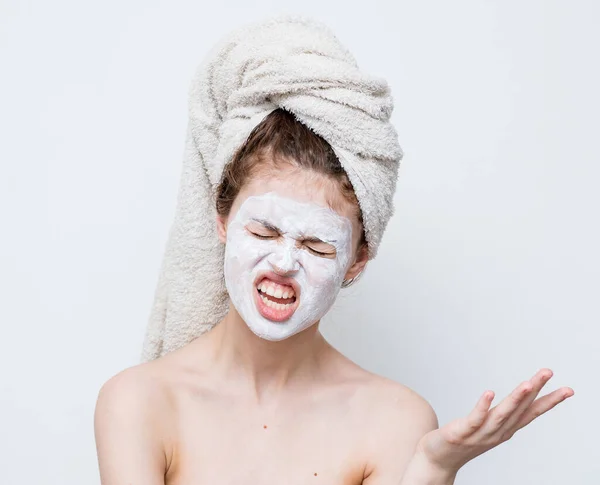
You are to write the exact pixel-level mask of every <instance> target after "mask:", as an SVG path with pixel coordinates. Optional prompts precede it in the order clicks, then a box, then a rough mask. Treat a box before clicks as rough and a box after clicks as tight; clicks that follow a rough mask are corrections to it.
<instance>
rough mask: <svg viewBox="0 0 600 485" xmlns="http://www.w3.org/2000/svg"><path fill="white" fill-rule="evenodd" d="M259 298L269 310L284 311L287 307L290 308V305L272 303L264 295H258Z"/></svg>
mask: <svg viewBox="0 0 600 485" xmlns="http://www.w3.org/2000/svg"><path fill="white" fill-rule="evenodd" d="M260 298H261V299H262V301H264V302H265V305H267V306H268V307H270V308H274V309H275V310H285V309H287V308H289V307H291V306H292V303H286V304H283V303H275V302H274V301H271V300H269V299H268V298H267V297H266V296H264V295H260Z"/></svg>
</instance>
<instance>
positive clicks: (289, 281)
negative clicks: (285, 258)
mask: <svg viewBox="0 0 600 485" xmlns="http://www.w3.org/2000/svg"><path fill="white" fill-rule="evenodd" d="M265 278H268V279H270V280H271V281H274V282H275V283H279V284H280V285H287V286H291V287H292V288H293V289H294V294H295V296H296V300H299V299H300V286H298V283H297V282H296V280H295V279H294V278H290V277H287V278H286V277H285V276H280V275H278V274H277V273H273V272H272V271H266V272H264V273H261V274H259V275H258V276H257V277H256V279H255V280H254V286H255V287H256V286H257V285H258V283H259V282H260V281H261V280H263V279H265Z"/></svg>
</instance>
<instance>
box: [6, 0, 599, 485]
mask: <svg viewBox="0 0 600 485" xmlns="http://www.w3.org/2000/svg"><path fill="white" fill-rule="evenodd" d="M599 10H600V9H599V6H598V3H597V2H595V1H593V0H590V1H583V0H581V1H573V0H571V1H568V2H567V1H566V0H565V1H562V2H558V1H533V0H530V1H522V0H519V1H516V0H511V1H506V0H495V1H481V0H480V1H476V0H471V1H469V0H456V1H453V2H448V1H443V0H437V1H416V0H415V1H404V2H393V1H385V2H382V1H370V2H360V3H359V2H356V3H352V2H350V3H349V2H341V1H335V2H333V1H332V2H323V1H320V0H319V1H312V0H311V1H305V2H303V4H302V5H300V4H299V3H298V2H288V1H278V2H268V1H259V2H241V1H235V2H232V1H230V2H210V3H209V2H199V1H195V2H192V1H173V0H171V1H169V2H167V1H162V2H158V1H147V0H146V1H139V0H138V1H132V0H131V1H123V0H120V1H118V2H117V1H105V2H94V3H92V2H80V1H74V0H73V1H65V0H56V1H53V2H43V1H40V0H33V1H28V2H24V1H19V2H18V1H12V0H1V3H0V61H1V64H0V69H1V73H0V74H1V75H0V106H1V108H0V130H1V143H0V160H1V169H0V211H1V213H0V215H1V226H0V227H1V231H2V232H1V235H2V237H1V238H0V249H1V251H0V294H1V295H2V317H1V318H2V351H1V352H0V368H1V378H0V386H1V388H0V392H1V395H0V416H1V418H0V420H1V423H0V469H1V470H2V471H1V476H2V477H1V478H0V482H2V483H6V484H11V485H21V484H23V485H24V484H27V485H29V484H33V483H44V484H57V485H58V484H62V485H64V484H72V485H75V484H83V483H85V484H98V483H99V476H98V470H97V458H96V450H95V443H94V436H93V412H94V406H95V401H96V397H97V393H98V390H99V389H100V387H101V385H102V384H103V383H104V382H105V381H106V380H107V379H109V378H110V377H111V376H113V375H114V374H116V373H117V372H119V371H121V370H123V369H125V368H126V367H129V366H132V365H135V364H137V363H138V358H139V354H140V350H141V345H142V340H143V334H144V330H145V327H146V322H147V319H148V316H149V313H150V307H151V304H152V300H153V293H154V290H155V285H156V282H157V279H158V271H159V266H160V263H161V260H162V256H163V251H164V247H165V244H166V240H167V234H168V230H169V227H170V224H171V222H172V218H173V214H174V209H175V203H176V196H177V191H178V182H179V176H180V169H181V160H182V156H183V146H184V135H185V129H186V123H187V111H186V110H187V89H188V86H189V82H190V80H191V77H192V74H193V72H194V70H195V68H196V66H197V65H198V63H199V62H200V61H201V60H202V58H203V57H204V55H205V54H206V53H207V51H208V49H209V48H210V47H211V46H212V45H213V44H214V43H215V42H216V41H217V40H218V39H220V38H221V36H222V35H224V34H225V33H227V32H229V31H230V30H231V29H233V28H235V27H237V26H239V25H241V24H242V23H245V22H249V21H254V20H259V19H261V18H264V17H266V16H268V15H271V14H275V13H283V12H289V13H301V14H308V15H314V16H315V17H317V18H319V19H320V20H322V21H324V22H326V23H327V24H328V25H329V26H330V27H331V28H332V29H333V30H334V32H335V33H336V35H337V36H338V38H339V39H340V40H341V41H342V42H343V43H344V44H345V45H347V46H348V47H349V49H350V50H351V51H352V52H353V54H354V55H355V56H356V58H357V60H358V63H359V66H361V68H363V69H365V70H366V71H368V72H370V73H373V74H377V75H381V76H383V77H385V78H386V79H387V80H388V81H389V83H390V85H391V87H392V93H393V95H394V99H395V103H396V105H395V111H394V115H393V122H394V124H395V125H396V127H397V129H398V132H399V136H400V141H401V145H402V147H403V148H404V150H405V157H404V160H403V161H402V165H401V168H400V176H399V181H398V190H397V195H396V199H395V200H396V207H397V209H396V214H395V216H394V217H393V218H392V220H391V222H390V224H389V226H388V230H387V232H386V234H385V236H384V239H383V244H382V246H381V248H380V254H379V255H378V257H377V259H376V260H374V261H372V262H371V263H370V264H369V265H368V267H367V271H366V273H365V275H364V278H362V280H361V281H360V282H359V283H358V284H357V285H356V286H354V287H352V288H350V289H347V290H345V291H344V290H343V291H342V293H341V295H340V298H339V299H338V302H337V304H336V307H335V308H334V310H332V312H331V313H330V314H329V315H328V316H327V317H326V319H325V320H324V322H323V325H322V328H323V332H324V333H325V334H326V336H327V337H328V338H329V339H330V341H331V342H332V343H333V344H334V345H335V346H337V347H338V348H339V349H340V350H341V351H342V352H344V353H345V354H346V355H348V356H349V357H350V358H352V359H354V360H355V361H356V362H358V363H359V364H360V365H362V366H364V367H366V368H367V369H369V370H372V371H375V372H377V373H380V374H383V375H385V376H388V377H390V378H393V379H395V380H398V381H400V382H402V383H404V384H406V385H408V386H410V387H412V388H413V389H414V390H416V391H417V392H419V393H420V394H421V395H423V396H424V397H425V398H426V399H427V400H428V401H429V402H430V403H431V404H432V406H433V407H434V409H435V410H436V412H437V414H438V417H439V421H440V425H444V424H445V423H447V422H448V421H450V420H452V419H454V418H458V417H461V416H463V415H466V414H467V413H468V412H469V411H470V410H471V409H472V407H473V406H474V405H475V403H476V401H477V399H478V398H479V397H480V396H481V394H482V393H483V392H484V391H485V390H486V389H491V390H493V391H495V392H496V399H495V400H494V403H493V405H495V404H497V403H498V402H499V401H500V400H501V399H503V398H504V397H505V396H506V395H507V394H508V393H509V392H510V391H512V390H513V389H514V388H515V387H516V386H517V385H518V384H519V383H521V382H522V381H523V380H525V379H528V378H530V377H531V376H532V375H533V374H534V373H535V372H536V371H537V370H538V369H539V368H541V367H550V368H551V369H552V370H553V371H554V373H555V375H554V377H553V378H552V379H551V380H550V382H549V384H547V386H546V388H545V389H544V390H543V391H542V393H543V394H545V393H547V392H550V391H551V390H554V389H556V388H558V387H560V386H570V387H572V388H573V389H574V390H575V396H574V397H572V398H571V399H570V400H567V401H566V402H565V403H563V404H561V405H559V406H558V407H557V408H555V409H553V410H551V411H550V412H549V413H547V414H545V415H543V416H541V417H540V418H538V419H537V420H536V421H534V422H533V423H532V424H530V425H529V426H528V427H526V428H524V429H522V430H521V431H519V432H518V433H517V434H516V435H515V436H514V437H513V438H512V439H511V440H510V441H509V442H507V443H504V444H502V445H500V446H499V447H497V448H495V449H493V450H491V451H490V452H488V453H486V454H484V455H482V456H480V457H478V458H476V459H475V460H473V461H472V462H470V463H468V464H467V465H466V466H465V467H464V468H463V469H462V470H461V471H460V473H459V475H458V479H457V484H461V485H469V484H471V485H475V484H477V485H479V484H482V483H485V484H486V485H501V484H502V485H505V484H507V483H510V484H528V485H530V484H544V485H548V484H552V485H554V484H586V485H592V484H598V483H600V465H599V464H598V460H599V458H600V445H599V444H598V443H599V440H598V434H599V433H600V427H599V426H598V422H599V419H598V402H600V390H599V387H600V386H599V383H600V378H599V376H598V374H599V372H600V365H599V363H600V360H599V355H600V344H599V342H598V341H599V339H600V331H599V323H600V318H599V310H598V302H599V294H600V291H599V290H600V288H599V281H600V259H599V256H598V250H599V248H600V230H599V219H600V218H599V216H598V210H599V208H600V195H599V193H598V190H597V187H598V184H599V179H600V168H599V166H600V165H599V161H600V160H599V158H600V157H599V156H598V139H597V137H598V134H599V132H600V130H599V128H600V126H599V117H598V113H599V112H600V102H599V94H598V86H600V72H599V65H598V64H599V63H598V48H599V46H600V36H599V34H598V22H599V21H600V15H599ZM265 459H268V458H265Z"/></svg>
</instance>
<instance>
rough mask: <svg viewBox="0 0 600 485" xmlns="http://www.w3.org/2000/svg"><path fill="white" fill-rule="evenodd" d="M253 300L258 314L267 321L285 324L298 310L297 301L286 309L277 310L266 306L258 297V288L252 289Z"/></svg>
mask: <svg viewBox="0 0 600 485" xmlns="http://www.w3.org/2000/svg"><path fill="white" fill-rule="evenodd" d="M254 300H255V301H256V308H258V312H259V313H260V314H261V315H262V316H263V317H265V318H266V319H267V320H271V321H273V322H285V321H286V320H288V319H289V318H290V317H291V316H292V315H293V314H294V312H295V311H296V308H298V299H297V298H296V301H295V302H294V303H293V304H292V305H290V306H289V307H288V308H284V309H282V310H279V309H277V308H271V307H270V306H268V305H267V304H266V303H265V302H264V301H263V299H262V297H261V296H260V292H259V291H258V288H256V287H255V288H254Z"/></svg>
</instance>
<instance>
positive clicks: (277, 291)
mask: <svg viewBox="0 0 600 485" xmlns="http://www.w3.org/2000/svg"><path fill="white" fill-rule="evenodd" d="M255 290H256V291H255V300H256V306H257V308H258V311H259V312H260V314H261V315H262V316H263V317H265V318H267V319H268V320H272V321H274V322H283V321H285V320H288V319H289V318H290V317H291V316H292V315H293V314H294V312H295V311H296V309H297V308H298V304H299V295H297V292H296V290H295V288H294V287H293V286H292V285H291V284H290V285H288V284H282V283H281V282H276V281H273V279H271V278H269V277H268V276H265V277H264V278H261V279H259V280H258V283H257V284H256V288H255Z"/></svg>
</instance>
